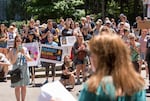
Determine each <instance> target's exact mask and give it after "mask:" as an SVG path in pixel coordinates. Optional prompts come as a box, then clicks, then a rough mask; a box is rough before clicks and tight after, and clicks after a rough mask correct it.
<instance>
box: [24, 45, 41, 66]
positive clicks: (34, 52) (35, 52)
mask: <svg viewBox="0 0 150 101" xmlns="http://www.w3.org/2000/svg"><path fill="white" fill-rule="evenodd" d="M23 46H24V47H26V48H27V49H28V51H29V54H30V57H31V58H32V60H33V61H29V62H28V66H38V63H39V58H40V51H39V44H38V42H33V43H23Z"/></svg>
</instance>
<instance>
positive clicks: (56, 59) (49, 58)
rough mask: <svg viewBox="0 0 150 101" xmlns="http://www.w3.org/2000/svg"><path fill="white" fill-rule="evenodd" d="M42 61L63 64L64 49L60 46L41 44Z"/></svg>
mask: <svg viewBox="0 0 150 101" xmlns="http://www.w3.org/2000/svg"><path fill="white" fill-rule="evenodd" d="M40 49H41V50H40V61H42V62H48V63H61V62H62V58H63V57H62V55H63V48H62V47H59V46H56V47H54V46H50V45H45V44H41V48H40Z"/></svg>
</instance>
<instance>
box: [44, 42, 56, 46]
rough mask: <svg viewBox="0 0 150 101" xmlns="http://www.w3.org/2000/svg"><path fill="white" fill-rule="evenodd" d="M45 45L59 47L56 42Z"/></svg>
mask: <svg viewBox="0 0 150 101" xmlns="http://www.w3.org/2000/svg"><path fill="white" fill-rule="evenodd" d="M45 44H47V45H50V46H58V44H57V43H56V42H54V41H53V42H51V43H49V42H46V43H45Z"/></svg>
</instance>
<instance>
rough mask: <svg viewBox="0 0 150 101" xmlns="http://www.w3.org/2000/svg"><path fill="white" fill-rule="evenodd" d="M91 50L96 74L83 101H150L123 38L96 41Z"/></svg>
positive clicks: (85, 92) (91, 78)
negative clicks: (147, 99)
mask: <svg viewBox="0 0 150 101" xmlns="http://www.w3.org/2000/svg"><path fill="white" fill-rule="evenodd" d="M89 49H90V58H91V64H92V70H93V71H94V73H93V75H92V76H91V77H90V78H89V80H88V81H87V82H86V84H85V85H84V88H83V90H82V91H81V94H80V96H79V101H146V95H145V91H144V90H143V88H144V80H143V79H142V77H141V76H140V75H139V74H138V73H137V72H136V71H135V70H134V67H133V64H132V62H131V59H130V52H129V49H128V48H127V46H126V45H125V43H124V42H123V40H122V39H121V38H120V37H119V36H117V35H115V34H104V35H99V36H97V37H94V38H92V39H91V40H90V42H89Z"/></svg>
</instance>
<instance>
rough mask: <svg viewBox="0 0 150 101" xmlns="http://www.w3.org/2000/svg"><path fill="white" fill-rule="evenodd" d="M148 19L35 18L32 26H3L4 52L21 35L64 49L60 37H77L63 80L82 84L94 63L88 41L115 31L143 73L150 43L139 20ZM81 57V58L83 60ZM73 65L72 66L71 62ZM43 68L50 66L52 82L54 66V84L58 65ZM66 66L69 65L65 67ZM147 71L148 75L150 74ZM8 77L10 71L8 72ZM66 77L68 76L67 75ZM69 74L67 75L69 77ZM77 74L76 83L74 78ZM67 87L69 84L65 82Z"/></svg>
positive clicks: (0, 39) (0, 44) (149, 58)
mask: <svg viewBox="0 0 150 101" xmlns="http://www.w3.org/2000/svg"><path fill="white" fill-rule="evenodd" d="M142 20H144V21H146V20H148V19H147V18H146V17H145V18H144V19H142V18H141V17H140V16H137V17H136V19H135V22H134V23H133V24H131V23H130V21H128V18H127V16H126V15H124V14H120V15H119V18H118V19H114V18H109V17H105V19H104V20H102V19H96V21H94V20H93V19H92V18H91V17H90V16H89V15H87V16H86V17H81V20H80V21H79V22H76V21H74V20H73V19H72V18H66V19H63V18H60V20H59V23H56V22H54V21H53V20H52V19H48V20H47V22H46V23H42V24H41V23H40V20H36V21H35V20H34V19H31V20H30V21H29V23H28V24H23V25H22V26H21V28H20V29H18V28H17V27H16V25H15V23H12V24H11V25H10V26H9V27H8V28H7V27H6V26H5V25H4V24H1V25H0V53H3V54H4V55H5V56H6V57H8V56H7V54H8V52H9V49H8V48H7V41H8V40H11V39H15V37H16V36H18V35H20V36H21V39H22V42H23V43H30V42H39V43H41V44H48V45H52V46H61V44H60V37H65V36H75V37H76V39H77V40H76V42H75V43H74V45H73V46H72V51H71V53H69V54H70V56H69V57H70V59H66V58H67V56H66V57H65V59H64V60H65V61H64V64H63V69H62V71H63V72H62V73H63V75H62V77H61V78H62V79H69V78H70V77H71V80H69V81H71V84H72V85H73V87H74V84H75V83H76V84H81V82H84V81H86V79H87V77H86V67H87V66H88V64H90V59H89V57H88V56H89V53H88V44H87V43H88V41H89V40H90V39H91V38H92V37H95V36H97V35H99V34H106V32H111V33H113V34H116V35H118V36H120V37H121V38H122V40H123V41H124V42H125V43H126V45H127V48H129V49H130V50H131V60H132V63H133V65H134V67H135V70H136V71H137V72H140V70H141V68H140V67H141V65H142V64H146V65H148V67H150V56H149V55H150V51H149V49H150V45H149V44H150V40H149V34H150V30H149V29H146V28H145V29H139V28H138V27H137V26H138V25H137V23H138V21H142ZM80 56H81V57H80ZM67 60H68V61H69V62H73V65H70V64H69V63H68V62H66V61H67ZM41 64H42V66H43V67H46V77H47V78H46V81H45V82H44V84H45V83H47V82H48V76H49V70H50V69H49V66H50V65H51V67H52V68H53V69H52V76H53V81H54V77H55V64H54V63H41ZM65 65H66V66H65ZM66 67H75V70H71V71H70V70H69V71H68V68H67V70H66ZM148 70H149V71H150V69H147V75H148ZM30 71H31V74H32V75H31V77H32V81H31V83H33V84H34V77H35V75H34V74H35V69H34V68H32V67H30ZM5 72H6V73H5V76H6V75H7V73H8V71H7V70H5ZM80 72H81V73H82V78H83V80H82V81H80V77H79V76H80ZM149 73H150V72H149ZM64 75H65V76H64ZM66 75H67V76H66ZM75 75H76V80H75V78H74V76H75ZM63 84H64V85H66V82H64V81H63Z"/></svg>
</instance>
